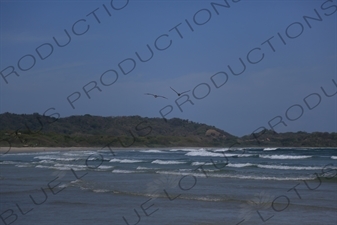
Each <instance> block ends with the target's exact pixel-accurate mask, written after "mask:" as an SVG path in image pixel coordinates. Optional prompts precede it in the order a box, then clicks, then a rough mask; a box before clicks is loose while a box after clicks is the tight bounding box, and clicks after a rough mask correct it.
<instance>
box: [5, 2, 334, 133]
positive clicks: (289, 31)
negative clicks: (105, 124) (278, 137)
mask: <svg viewBox="0 0 337 225" xmlns="http://www.w3.org/2000/svg"><path fill="white" fill-rule="evenodd" d="M171 87H172V88H173V89H174V90H176V91H177V92H178V93H181V92H185V91H187V92H185V93H184V94H181V95H180V96H178V94H176V93H175V92H174V91H173V90H172V89H171ZM145 93H150V94H154V95H160V96H164V97H166V98H167V99H166V98H162V97H157V98H155V97H154V96H151V95H145ZM336 93H337V1H336V0H334V1H333V0H330V1H329V0H328V1H327V0H323V1H319V0H315V1H308V0H300V1H299V0H296V1H281V0H279V1H260V0H259V1H256V0H251V1H248V0H246V1H245V0H241V1H238V0H228V1H224V0H222V1H220V0H213V1H184V0H179V1H161V0H156V1H151V0H147V1H134V0H119V1H116V0H112V1H108V0H104V1H57V0H53V1H51V0H44V1H16V0H10V1H2V0H1V1H0V113H5V112H10V113H17V114H31V113H34V112H37V113H39V114H44V113H45V115H52V114H54V116H55V115H56V114H55V113H58V114H59V115H60V116H61V117H67V116H71V115H84V114H92V115H99V116H130V115H139V116H142V117H160V118H162V117H165V118H167V119H170V118H174V117H177V118H182V119H188V120H190V121H194V122H199V123H206V124H208V125H213V126H216V127H218V128H220V129H223V130H225V131H227V132H229V133H231V134H233V135H237V136H242V135H246V134H251V133H252V132H254V131H256V130H258V129H259V128H260V127H264V128H267V129H274V130H275V131H276V132H297V131H306V132H315V131H321V132H337V94H336Z"/></svg>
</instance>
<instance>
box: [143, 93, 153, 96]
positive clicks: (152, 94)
mask: <svg viewBox="0 0 337 225" xmlns="http://www.w3.org/2000/svg"><path fill="white" fill-rule="evenodd" d="M144 95H153V96H154V94H150V93H145V94H144Z"/></svg>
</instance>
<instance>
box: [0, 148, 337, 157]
mask: <svg viewBox="0 0 337 225" xmlns="http://www.w3.org/2000/svg"><path fill="white" fill-rule="evenodd" d="M168 148H170V149H196V148H200V149H201V148H204V149H210V150H212V149H222V148H224V149H226V148H228V147H186V146H184V147H181V146H180V147H179V146H178V147H129V148H121V147H110V149H112V150H144V149H157V150H164V149H168ZM256 148H263V149H264V148H275V149H294V148H296V149H313V148H324V149H337V148H336V147H270V146H252V147H241V148H233V150H234V149H256ZM108 149H109V148H104V149H102V147H11V149H10V150H9V151H8V147H0V155H6V154H8V153H25V152H52V151H98V150H108ZM7 151H8V152H7ZM266 151H273V150H266ZM6 152H7V153H6Z"/></svg>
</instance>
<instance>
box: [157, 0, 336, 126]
mask: <svg viewBox="0 0 337 225" xmlns="http://www.w3.org/2000/svg"><path fill="white" fill-rule="evenodd" d="M331 2H333V1H332V0H327V1H325V2H324V3H322V4H321V6H320V9H321V11H323V12H325V11H328V12H325V13H323V12H322V13H321V14H323V15H325V16H326V17H328V16H332V15H333V14H335V13H336V12H337V5H333V4H328V3H331ZM331 9H334V10H331ZM313 11H314V14H315V15H313V16H303V20H304V22H305V24H306V26H307V27H308V28H310V29H311V28H312V26H313V25H312V21H316V22H317V21H320V22H322V21H323V17H322V15H321V14H320V13H319V11H318V10H317V9H314V10H313ZM303 24H304V23H303V22H293V23H291V24H290V25H288V26H287V27H286V29H285V30H284V32H283V33H282V34H281V33H280V32H278V33H277V35H274V36H271V37H270V38H268V39H267V40H265V41H264V42H262V43H261V45H260V46H257V47H255V48H253V49H251V50H249V51H248V53H247V55H246V56H245V57H244V59H242V58H241V57H240V58H239V68H238V67H236V68H235V69H234V67H233V66H230V65H228V66H227V67H228V69H229V71H230V73H231V74H232V75H233V76H239V75H242V74H243V73H244V72H245V71H246V69H247V65H248V66H249V65H257V64H258V63H260V62H262V60H263V59H264V58H265V53H268V51H269V52H270V51H271V52H276V49H277V47H276V46H278V45H281V46H285V45H287V42H286V41H291V40H294V39H296V38H298V37H300V36H301V35H302V34H303V33H304V31H305V28H304V27H305V25H303ZM244 61H246V62H244ZM228 79H229V76H228V73H227V72H226V70H223V71H219V72H217V73H215V74H214V75H212V76H211V77H210V82H203V83H200V84H198V85H196V86H195V87H194V88H193V90H192V94H191V95H189V94H183V95H181V96H180V97H178V98H177V99H176V100H175V105H176V106H177V108H178V109H179V111H180V112H181V113H183V108H182V106H183V105H184V104H186V103H189V105H194V104H195V103H194V102H196V101H200V100H202V99H204V98H206V97H207V96H208V95H209V94H210V93H211V91H212V89H213V90H217V89H219V88H221V87H222V86H224V85H225V84H226V83H227V82H228ZM192 97H193V98H192ZM193 99H194V100H193ZM173 105H174V104H172V105H166V106H165V107H163V108H161V109H160V110H159V114H160V115H161V117H162V118H163V119H164V120H165V121H166V116H167V115H169V114H170V113H171V112H172V111H173V110H174V107H173Z"/></svg>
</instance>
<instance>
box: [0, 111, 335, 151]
mask: <svg viewBox="0 0 337 225" xmlns="http://www.w3.org/2000/svg"><path fill="white" fill-rule="evenodd" d="M55 120H56V119H55V118H53V117H48V116H42V115H39V114H37V113H34V114H30V115H27V114H21V115H18V114H12V113H4V114H0V146H8V143H9V142H10V143H11V145H12V146H13V147H14V146H16V147H23V146H29V147H35V146H38V147H42V146H43V147H99V146H102V147H103V146H106V145H107V144H109V146H111V147H127V146H132V147H173V146H186V147H197V146H198V147H229V146H231V145H234V144H235V143H237V142H239V143H240V147H241V146H242V147H243V146H270V147H336V146H337V141H336V140H337V133H327V132H324V133H321V132H314V133H306V132H297V133H292V132H287V133H280V134H277V133H275V132H273V131H268V130H264V131H262V132H261V133H260V134H257V135H256V136H258V141H257V140H256V138H254V136H253V135H246V136H243V137H241V138H239V137H235V136H233V135H231V134H229V133H227V132H225V131H223V130H221V129H218V128H216V127H214V126H208V125H206V124H201V123H195V122H192V121H189V120H183V119H178V118H173V119H170V120H167V122H165V121H164V120H163V119H161V118H142V117H140V116H120V117H101V116H91V115H88V114H86V115H84V116H70V117H66V118H60V119H58V120H56V121H55ZM236 146H238V145H236Z"/></svg>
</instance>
